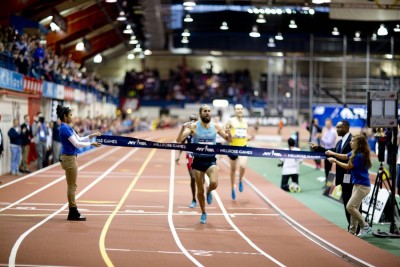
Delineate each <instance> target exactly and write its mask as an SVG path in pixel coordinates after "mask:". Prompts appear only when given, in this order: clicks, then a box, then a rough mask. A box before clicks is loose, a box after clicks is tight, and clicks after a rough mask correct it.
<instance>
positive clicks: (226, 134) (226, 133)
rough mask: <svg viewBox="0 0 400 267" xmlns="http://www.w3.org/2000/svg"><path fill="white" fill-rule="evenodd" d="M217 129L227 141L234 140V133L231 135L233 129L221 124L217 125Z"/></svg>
mask: <svg viewBox="0 0 400 267" xmlns="http://www.w3.org/2000/svg"><path fill="white" fill-rule="evenodd" d="M215 130H216V131H217V133H218V134H219V135H220V136H221V137H222V138H224V139H225V141H226V142H228V143H231V142H232V135H231V131H230V130H229V129H226V130H224V129H222V127H221V126H219V125H217V124H216V125H215Z"/></svg>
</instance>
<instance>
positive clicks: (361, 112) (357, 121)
mask: <svg viewBox="0 0 400 267" xmlns="http://www.w3.org/2000/svg"><path fill="white" fill-rule="evenodd" d="M313 118H316V119H318V124H319V126H324V125H325V119H327V118H330V119H332V124H333V125H334V126H335V125H336V124H337V123H338V122H339V121H341V120H347V121H348V122H349V124H350V127H360V128H363V127H366V126H367V106H366V105H347V106H343V105H313Z"/></svg>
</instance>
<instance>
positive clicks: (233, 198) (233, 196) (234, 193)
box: [231, 189, 236, 200]
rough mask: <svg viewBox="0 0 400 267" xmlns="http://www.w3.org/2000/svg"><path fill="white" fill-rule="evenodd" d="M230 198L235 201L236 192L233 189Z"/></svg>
mask: <svg viewBox="0 0 400 267" xmlns="http://www.w3.org/2000/svg"><path fill="white" fill-rule="evenodd" d="M231 197H232V200H235V199H236V192H235V189H232V192H231Z"/></svg>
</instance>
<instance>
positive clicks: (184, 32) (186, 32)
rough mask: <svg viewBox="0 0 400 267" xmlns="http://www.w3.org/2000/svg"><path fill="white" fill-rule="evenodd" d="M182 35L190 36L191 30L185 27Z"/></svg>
mask: <svg viewBox="0 0 400 267" xmlns="http://www.w3.org/2000/svg"><path fill="white" fill-rule="evenodd" d="M182 36H184V37H189V36H190V32H189V30H188V29H184V30H183V32H182Z"/></svg>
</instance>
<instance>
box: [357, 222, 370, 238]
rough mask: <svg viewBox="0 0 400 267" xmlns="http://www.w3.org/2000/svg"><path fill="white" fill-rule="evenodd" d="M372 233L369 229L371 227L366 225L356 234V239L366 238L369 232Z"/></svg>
mask: <svg viewBox="0 0 400 267" xmlns="http://www.w3.org/2000/svg"><path fill="white" fill-rule="evenodd" d="M371 231H372V228H371V226H369V225H368V224H367V225H365V226H364V228H361V229H360V233H358V235H357V236H358V237H361V238H362V237H364V236H366V235H367V234H368V233H369V232H371Z"/></svg>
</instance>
